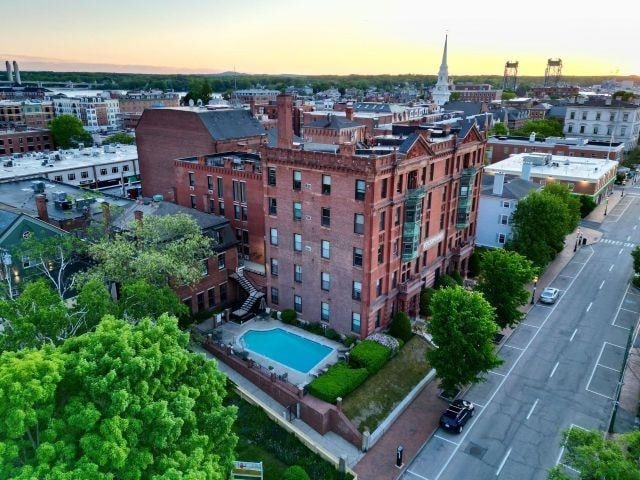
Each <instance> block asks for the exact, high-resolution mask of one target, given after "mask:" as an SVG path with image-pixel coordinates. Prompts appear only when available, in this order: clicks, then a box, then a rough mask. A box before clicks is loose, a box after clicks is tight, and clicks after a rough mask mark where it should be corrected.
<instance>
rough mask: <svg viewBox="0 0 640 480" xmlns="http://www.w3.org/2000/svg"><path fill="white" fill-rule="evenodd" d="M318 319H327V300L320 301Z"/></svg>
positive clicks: (326, 320)
mask: <svg viewBox="0 0 640 480" xmlns="http://www.w3.org/2000/svg"><path fill="white" fill-rule="evenodd" d="M320 320H322V321H323V322H328V321H329V304H328V303H327V302H320Z"/></svg>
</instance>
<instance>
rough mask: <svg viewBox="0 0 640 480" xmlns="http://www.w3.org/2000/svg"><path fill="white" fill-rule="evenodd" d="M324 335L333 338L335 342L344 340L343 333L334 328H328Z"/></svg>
mask: <svg viewBox="0 0 640 480" xmlns="http://www.w3.org/2000/svg"><path fill="white" fill-rule="evenodd" d="M324 336H325V337H327V338H328V339H329V340H333V341H334V342H341V341H342V335H340V334H339V333H338V332H336V331H335V330H334V329H333V328H327V330H326V331H325V332H324Z"/></svg>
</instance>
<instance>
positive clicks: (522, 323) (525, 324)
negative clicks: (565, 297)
mask: <svg viewBox="0 0 640 480" xmlns="http://www.w3.org/2000/svg"><path fill="white" fill-rule="evenodd" d="M538 307H543V308H551V307H545V306H544V305H538ZM520 325H524V326H525V327H531V328H540V327H537V326H535V325H531V324H530V323H524V322H520ZM520 350H522V348H521V349H520Z"/></svg>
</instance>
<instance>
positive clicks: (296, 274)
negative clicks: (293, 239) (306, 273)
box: [293, 264, 302, 283]
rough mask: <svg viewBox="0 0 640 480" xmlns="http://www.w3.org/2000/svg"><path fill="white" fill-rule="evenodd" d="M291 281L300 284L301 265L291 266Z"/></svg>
mask: <svg viewBox="0 0 640 480" xmlns="http://www.w3.org/2000/svg"><path fill="white" fill-rule="evenodd" d="M293 281H294V282H298V283H302V265H297V264H294V265H293Z"/></svg>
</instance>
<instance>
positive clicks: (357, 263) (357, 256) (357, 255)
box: [353, 247, 362, 267]
mask: <svg viewBox="0 0 640 480" xmlns="http://www.w3.org/2000/svg"><path fill="white" fill-rule="evenodd" d="M353 266H354V267H361V266H362V249H361V248H357V247H353Z"/></svg>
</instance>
